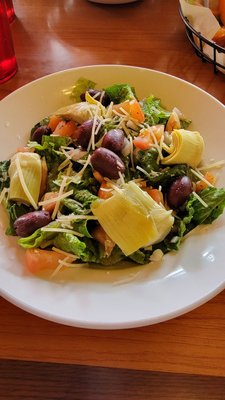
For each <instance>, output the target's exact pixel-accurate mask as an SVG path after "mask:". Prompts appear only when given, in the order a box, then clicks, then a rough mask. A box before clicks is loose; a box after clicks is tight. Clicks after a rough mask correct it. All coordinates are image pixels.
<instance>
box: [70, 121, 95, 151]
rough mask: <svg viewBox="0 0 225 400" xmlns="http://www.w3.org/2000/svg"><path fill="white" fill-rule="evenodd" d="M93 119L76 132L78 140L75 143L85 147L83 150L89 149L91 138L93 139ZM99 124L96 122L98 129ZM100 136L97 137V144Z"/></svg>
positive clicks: (84, 123)
mask: <svg viewBox="0 0 225 400" xmlns="http://www.w3.org/2000/svg"><path fill="white" fill-rule="evenodd" d="M93 123H94V120H93V119H88V120H87V121H85V122H83V124H81V125H80V126H79V127H78V128H77V130H76V139H75V143H76V144H77V145H78V146H81V147H83V149H86V148H87V147H88V144H89V141H90V138H91V133H92V128H93ZM98 124H99V122H98V121H96V128H97V126H98ZM98 138H99V135H96V136H95V142H96V141H97V140H98Z"/></svg>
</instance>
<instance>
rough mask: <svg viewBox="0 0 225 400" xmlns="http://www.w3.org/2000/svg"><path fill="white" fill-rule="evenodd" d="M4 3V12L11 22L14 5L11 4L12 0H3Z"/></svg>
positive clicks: (13, 16)
mask: <svg viewBox="0 0 225 400" xmlns="http://www.w3.org/2000/svg"><path fill="white" fill-rule="evenodd" d="M5 4H6V12H7V15H8V18H9V22H10V23H11V22H13V21H14V19H15V10H14V6H13V2H12V0H5Z"/></svg>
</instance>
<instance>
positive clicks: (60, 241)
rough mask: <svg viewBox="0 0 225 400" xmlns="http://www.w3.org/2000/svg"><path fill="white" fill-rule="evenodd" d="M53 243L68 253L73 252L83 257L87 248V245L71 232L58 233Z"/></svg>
mask: <svg viewBox="0 0 225 400" xmlns="http://www.w3.org/2000/svg"><path fill="white" fill-rule="evenodd" d="M53 245H54V246H55V247H57V248H58V249H60V250H63V251H66V252H67V253H73V254H75V255H77V256H78V257H79V258H81V259H82V258H83V256H84V254H85V250H86V245H85V243H84V242H82V241H81V240H80V239H78V237H77V236H74V235H72V234H71V233H58V234H57V236H56V237H55V238H54V240H53Z"/></svg>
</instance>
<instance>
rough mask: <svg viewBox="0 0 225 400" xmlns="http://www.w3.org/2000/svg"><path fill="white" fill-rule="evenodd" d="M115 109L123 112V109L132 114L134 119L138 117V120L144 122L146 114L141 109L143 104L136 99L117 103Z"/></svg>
mask: <svg viewBox="0 0 225 400" xmlns="http://www.w3.org/2000/svg"><path fill="white" fill-rule="evenodd" d="M113 110H115V111H116V112H118V113H120V114H122V113H123V110H124V111H125V112H127V113H128V114H130V116H131V117H132V118H134V119H136V120H137V121H138V122H144V120H145V116H144V113H143V111H142V109H141V106H140V104H139V102H138V101H137V100H136V99H133V100H130V101H128V100H127V101H124V102H122V103H119V104H115V105H114V106H113Z"/></svg>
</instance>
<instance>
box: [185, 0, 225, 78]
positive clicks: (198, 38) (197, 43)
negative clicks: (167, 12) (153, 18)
mask: <svg viewBox="0 0 225 400" xmlns="http://www.w3.org/2000/svg"><path fill="white" fill-rule="evenodd" d="M179 13H180V16H181V19H182V21H183V23H184V25H185V29H186V34H187V37H188V39H189V41H190V42H191V44H192V46H193V48H194V50H195V52H196V54H197V56H198V57H200V58H201V60H202V61H203V62H204V61H208V62H210V63H212V64H213V67H214V72H215V73H217V72H218V70H219V68H220V69H221V70H223V71H224V72H225V65H224V64H220V63H219V62H218V53H223V54H225V48H224V47H221V46H219V45H218V44H216V43H215V42H213V41H211V40H208V39H206V38H205V37H204V36H202V35H201V33H200V32H197V31H196V30H195V29H194V28H193V27H192V26H191V24H190V23H189V20H188V18H187V17H185V16H184V14H183V12H182V10H181V6H179ZM204 44H207V45H208V46H210V47H211V48H212V58H211V57H210V56H209V55H208V54H206V53H204Z"/></svg>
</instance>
